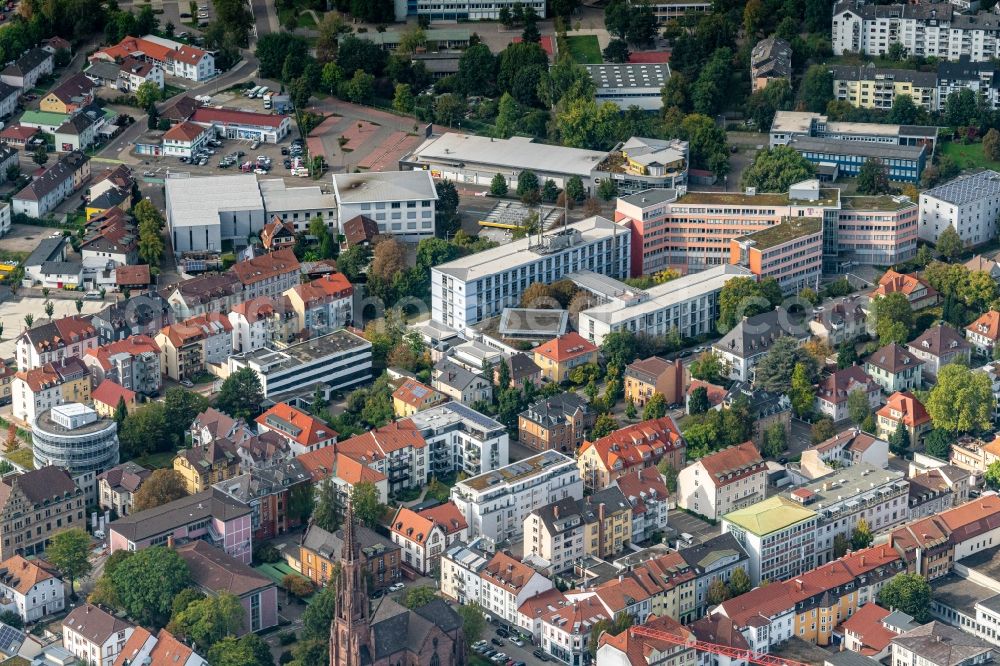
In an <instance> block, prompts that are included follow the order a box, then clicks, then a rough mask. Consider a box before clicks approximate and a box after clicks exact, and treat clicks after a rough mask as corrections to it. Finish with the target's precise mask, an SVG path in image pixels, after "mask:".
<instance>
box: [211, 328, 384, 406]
mask: <svg viewBox="0 0 1000 666" xmlns="http://www.w3.org/2000/svg"><path fill="white" fill-rule="evenodd" d="M227 323H228V320H227ZM241 368H251V369H252V370H253V371H254V372H256V373H257V376H258V377H260V384H261V388H262V389H263V390H264V397H265V398H269V397H273V396H275V395H279V394H281V393H288V392H290V391H295V390H297V389H300V388H302V387H303V386H312V385H314V384H317V383H323V384H327V385H328V386H329V387H330V389H331V390H335V391H336V390H342V389H346V388H350V387H352V386H356V385H358V384H361V383H364V382H366V381H368V380H370V379H371V378H372V345H371V343H370V342H368V341H367V340H365V339H364V338H362V337H360V336H358V335H355V334H354V333H351V332H349V331H347V330H343V329H341V330H339V331H334V332H333V333H327V334H326V335H323V336H321V337H318V338H313V339H312V340H307V341H305V342H299V343H297V344H294V345H289V346H288V347H284V348H281V349H272V348H270V347H264V348H263V349H257V350H254V351H249V352H244V353H242V354H236V355H234V356H230V357H229V369H230V371H231V372H235V371H237V370H239V369H241Z"/></svg>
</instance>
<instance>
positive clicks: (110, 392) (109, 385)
mask: <svg viewBox="0 0 1000 666" xmlns="http://www.w3.org/2000/svg"><path fill="white" fill-rule="evenodd" d="M135 396H136V393H135V391H133V390H132V389H127V388H125V387H124V386H122V385H121V384H119V383H117V382H114V381H112V380H110V379H105V380H104V381H103V382H101V384H100V386H98V387H97V388H95V389H94V390H93V392H92V393H91V394H90V397H91V399H92V400H93V401H94V402H100V403H104V404H105V405H108V406H110V407H112V408H115V409H117V408H118V402H119V401H120V400H124V401H125V404H126V405H127V404H129V403H134V402H135Z"/></svg>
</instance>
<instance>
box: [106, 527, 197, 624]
mask: <svg viewBox="0 0 1000 666" xmlns="http://www.w3.org/2000/svg"><path fill="white" fill-rule="evenodd" d="M105 576H107V577H108V579H109V583H110V588H111V590H112V591H113V593H114V598H115V600H116V601H117V608H118V609H119V610H122V611H124V612H125V613H126V614H127V615H128V616H129V617H131V618H133V619H134V620H135V621H136V622H138V623H140V624H143V625H146V626H149V625H152V626H153V627H162V626H164V625H165V624H166V621H167V619H169V617H170V612H171V610H172V604H173V599H174V595H176V594H177V593H178V592H180V591H181V590H183V589H184V588H185V587H188V585H189V584H190V581H191V574H190V572H189V571H188V567H187V564H185V562H184V560H183V559H181V556H180V555H178V554H177V552H176V551H174V550H171V549H169V548H165V547H163V546H151V547H149V548H144V549H142V550H140V551H137V552H135V553H133V554H131V555H130V556H129V557H128V558H126V559H124V560H122V561H121V563H119V564H118V565H117V566H116V567H115V568H114V570H113V571H110V572H109V571H107V570H105Z"/></svg>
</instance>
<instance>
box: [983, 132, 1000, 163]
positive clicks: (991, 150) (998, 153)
mask: <svg viewBox="0 0 1000 666" xmlns="http://www.w3.org/2000/svg"><path fill="white" fill-rule="evenodd" d="M983 154H984V155H985V156H986V159H988V160H990V161H992V162H996V161H1000V132H998V131H997V130H996V128H995V127H991V128H990V129H989V131H988V132H986V135H985V136H984V137H983Z"/></svg>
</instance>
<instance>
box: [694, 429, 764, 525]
mask: <svg viewBox="0 0 1000 666" xmlns="http://www.w3.org/2000/svg"><path fill="white" fill-rule="evenodd" d="M766 486H767V466H766V465H765V464H764V459H763V458H761V456H760V451H758V450H757V447H756V446H754V444H753V442H744V443H743V444H739V445H737V446H729V447H726V448H725V449H722V450H721V451H716V452H715V453H712V454H711V455H707V456H705V457H704V458H701V459H699V460H696V461H695V462H693V463H691V464H690V465H688V466H687V467H685V468H684V469H682V470H681V471H680V473H679V474H678V475H677V506H679V507H681V508H682V509H687V510H688V511H693V512H694V513H698V514H701V515H703V516H705V517H706V518H710V519H711V520H716V519H718V518H719V517H720V516H723V515H725V514H727V513H730V512H731V511H735V510H737V509H742V508H743V507H745V506H750V505H751V504H755V503H756V502H759V501H760V500H762V499H764V496H765V488H766Z"/></svg>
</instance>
